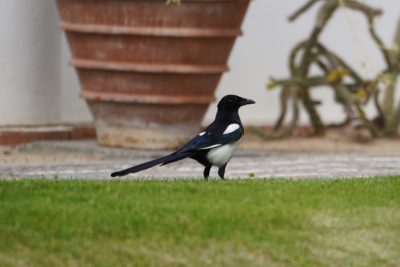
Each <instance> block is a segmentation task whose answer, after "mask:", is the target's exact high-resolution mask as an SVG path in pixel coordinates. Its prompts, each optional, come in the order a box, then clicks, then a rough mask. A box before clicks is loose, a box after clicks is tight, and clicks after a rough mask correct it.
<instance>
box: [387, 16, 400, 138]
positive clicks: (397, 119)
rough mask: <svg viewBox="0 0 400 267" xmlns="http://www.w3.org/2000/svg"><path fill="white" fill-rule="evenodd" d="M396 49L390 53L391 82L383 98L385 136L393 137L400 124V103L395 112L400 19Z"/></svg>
mask: <svg viewBox="0 0 400 267" xmlns="http://www.w3.org/2000/svg"><path fill="white" fill-rule="evenodd" d="M393 43H394V48H393V50H391V51H389V60H390V62H391V72H390V74H389V77H390V78H391V81H390V82H389V84H388V85H387V87H386V90H385V95H384V98H383V107H384V110H383V112H384V115H385V121H386V122H387V125H385V130H384V134H385V136H390V135H393V134H394V133H395V132H396V130H397V127H398V125H399V123H400V114H399V113H400V111H399V109H400V103H398V105H397V110H396V111H394V109H395V107H394V99H395V90H396V85H397V78H398V76H399V71H400V68H399V62H400V51H399V49H400V19H399V20H398V21H397V26H396V34H395V37H394V42H393Z"/></svg>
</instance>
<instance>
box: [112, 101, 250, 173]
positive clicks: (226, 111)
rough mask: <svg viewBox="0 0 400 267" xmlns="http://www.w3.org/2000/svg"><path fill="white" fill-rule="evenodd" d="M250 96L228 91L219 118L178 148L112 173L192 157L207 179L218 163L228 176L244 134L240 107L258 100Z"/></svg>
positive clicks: (219, 104) (145, 167)
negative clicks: (230, 162) (227, 171)
mask: <svg viewBox="0 0 400 267" xmlns="http://www.w3.org/2000/svg"><path fill="white" fill-rule="evenodd" d="M254 103H255V102H254V101H253V100H250V99H245V98H242V97H240V96H236V95H226V96H224V97H223V98H222V99H221V100H220V101H219V103H218V111H217V115H216V116H215V120H214V121H213V122H212V123H211V124H210V125H209V126H208V127H207V128H206V129H205V130H204V131H203V132H201V133H199V134H198V135H197V136H195V137H194V138H193V139H192V140H190V141H189V142H187V143H186V144H185V145H183V146H182V147H181V148H180V149H179V150H177V151H176V152H174V153H172V154H170V155H167V156H164V157H161V158H158V159H155V160H151V161H148V162H145V163H142V164H139V165H136V166H133V167H130V168H128V169H125V170H122V171H118V172H114V173H112V174H111V176H112V177H116V176H124V175H127V174H129V173H134V172H139V171H142V170H145V169H148V168H151V167H153V166H156V165H166V164H169V163H172V162H175V161H178V160H181V159H184V158H192V159H194V160H196V161H198V162H199V163H200V164H202V165H203V166H204V167H205V169H204V172H203V175H204V178H205V179H206V180H207V179H208V176H209V175H210V169H211V167H212V166H217V167H218V168H219V169H218V175H219V177H221V179H224V175H225V168H226V165H227V164H228V162H229V161H230V160H231V158H232V156H233V153H234V152H235V151H236V149H237V148H238V146H239V143H240V141H241V140H242V137H243V133H244V131H243V125H242V122H241V121H240V117H239V113H238V110H239V108H240V107H241V106H244V105H248V104H254Z"/></svg>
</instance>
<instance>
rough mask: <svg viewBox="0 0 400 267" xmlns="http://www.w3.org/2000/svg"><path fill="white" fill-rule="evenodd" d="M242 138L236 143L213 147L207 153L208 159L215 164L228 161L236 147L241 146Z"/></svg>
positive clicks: (218, 164)
mask: <svg viewBox="0 0 400 267" xmlns="http://www.w3.org/2000/svg"><path fill="white" fill-rule="evenodd" d="M241 140H242V139H241V138H240V139H239V140H237V141H236V142H234V143H231V144H226V145H223V146H219V147H215V148H211V149H210V151H208V153H207V159H208V161H209V162H210V163H211V164H212V165H214V166H221V165H223V164H225V163H227V162H228V161H229V160H230V159H231V158H232V156H233V153H235V151H236V149H237V148H238V147H239V144H240V141H241Z"/></svg>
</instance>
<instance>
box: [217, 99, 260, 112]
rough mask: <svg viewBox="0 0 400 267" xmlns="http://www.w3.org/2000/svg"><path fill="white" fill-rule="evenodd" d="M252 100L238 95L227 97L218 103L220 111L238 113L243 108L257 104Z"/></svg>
mask: <svg viewBox="0 0 400 267" xmlns="http://www.w3.org/2000/svg"><path fill="white" fill-rule="evenodd" d="M255 103H256V102H255V101H253V100H251V99H246V98H243V97H240V96H237V95H226V96H224V97H223V98H222V99H221V100H220V101H219V102H218V109H219V110H226V111H237V110H239V108H240V107H241V106H244V105H249V104H255Z"/></svg>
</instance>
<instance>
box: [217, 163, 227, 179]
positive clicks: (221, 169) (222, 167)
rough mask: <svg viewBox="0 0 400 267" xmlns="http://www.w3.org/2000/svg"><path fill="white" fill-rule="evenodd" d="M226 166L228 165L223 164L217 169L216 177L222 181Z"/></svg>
mask: <svg viewBox="0 0 400 267" xmlns="http://www.w3.org/2000/svg"><path fill="white" fill-rule="evenodd" d="M227 164H228V163H225V164H223V165H221V166H220V167H219V169H218V175H219V177H221V179H222V180H224V175H225V168H226V165H227Z"/></svg>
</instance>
